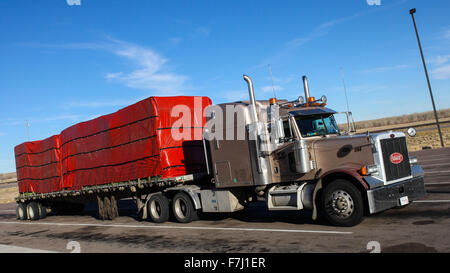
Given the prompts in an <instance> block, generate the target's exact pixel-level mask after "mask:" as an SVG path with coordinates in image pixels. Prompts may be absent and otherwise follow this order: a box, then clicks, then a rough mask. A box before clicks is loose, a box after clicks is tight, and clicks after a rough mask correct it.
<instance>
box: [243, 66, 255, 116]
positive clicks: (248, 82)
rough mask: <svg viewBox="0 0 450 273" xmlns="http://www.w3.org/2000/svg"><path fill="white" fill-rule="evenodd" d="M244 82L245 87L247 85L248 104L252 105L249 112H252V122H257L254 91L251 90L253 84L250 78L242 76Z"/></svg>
mask: <svg viewBox="0 0 450 273" xmlns="http://www.w3.org/2000/svg"><path fill="white" fill-rule="evenodd" d="M244 80H245V81H246V82H247V85H248V95H249V97H250V104H251V105H252V107H251V109H252V110H251V112H252V118H253V122H258V114H257V113H256V100H255V91H254V90H253V82H252V79H250V77H249V76H247V75H245V74H244Z"/></svg>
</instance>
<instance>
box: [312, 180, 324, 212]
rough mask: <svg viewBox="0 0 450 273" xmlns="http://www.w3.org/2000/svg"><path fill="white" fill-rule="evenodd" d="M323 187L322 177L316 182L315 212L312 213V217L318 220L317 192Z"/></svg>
mask: <svg viewBox="0 0 450 273" xmlns="http://www.w3.org/2000/svg"><path fill="white" fill-rule="evenodd" d="M321 188H322V179H320V180H319V181H318V182H317V183H316V187H315V188H314V193H313V213H312V219H313V220H317V205H316V195H317V192H318V191H319V190H320V189H321Z"/></svg>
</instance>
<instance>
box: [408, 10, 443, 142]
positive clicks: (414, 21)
mask: <svg viewBox="0 0 450 273" xmlns="http://www.w3.org/2000/svg"><path fill="white" fill-rule="evenodd" d="M409 13H410V14H411V17H412V20H413V23H414V29H415V30H416V36H417V43H418V44H419V49H420V55H421V56H422V63H423V68H424V70H425V76H426V77H427V83H428V90H429V91H430V96H431V103H432V104H433V111H434V117H435V118H436V124H437V128H438V132H439V138H440V139H441V146H442V147H445V146H444V139H443V138H442V132H441V126H440V125H439V119H438V115H437V112H436V105H435V104H434V98H433V92H432V91H431V83H430V78H429V77H428V70H427V66H426V64H425V58H424V57H423V51H422V45H421V44H420V38H419V32H418V31H417V26H416V20H415V19H414V13H416V9H411V10H409Z"/></svg>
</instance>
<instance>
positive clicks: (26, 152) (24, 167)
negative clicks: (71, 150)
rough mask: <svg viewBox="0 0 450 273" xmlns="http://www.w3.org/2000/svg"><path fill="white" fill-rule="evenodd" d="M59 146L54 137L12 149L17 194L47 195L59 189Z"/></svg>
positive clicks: (57, 138)
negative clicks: (17, 188) (14, 156)
mask: <svg viewBox="0 0 450 273" xmlns="http://www.w3.org/2000/svg"><path fill="white" fill-rule="evenodd" d="M60 145H61V141H60V139H59V136H58V135H56V136H52V137H49V138H47V139H44V140H40V141H32V142H26V143H23V144H20V145H18V146H16V147H15V148H14V152H15V155H16V170H17V181H18V184H19V192H35V193H48V192H53V191H58V190H60V189H61V151H60Z"/></svg>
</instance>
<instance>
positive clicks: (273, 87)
mask: <svg viewBox="0 0 450 273" xmlns="http://www.w3.org/2000/svg"><path fill="white" fill-rule="evenodd" d="M269 72H270V80H271V81H272V90H273V96H274V98H277V94H276V93H275V86H274V85H273V77H272V68H271V67H270V64H269Z"/></svg>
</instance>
